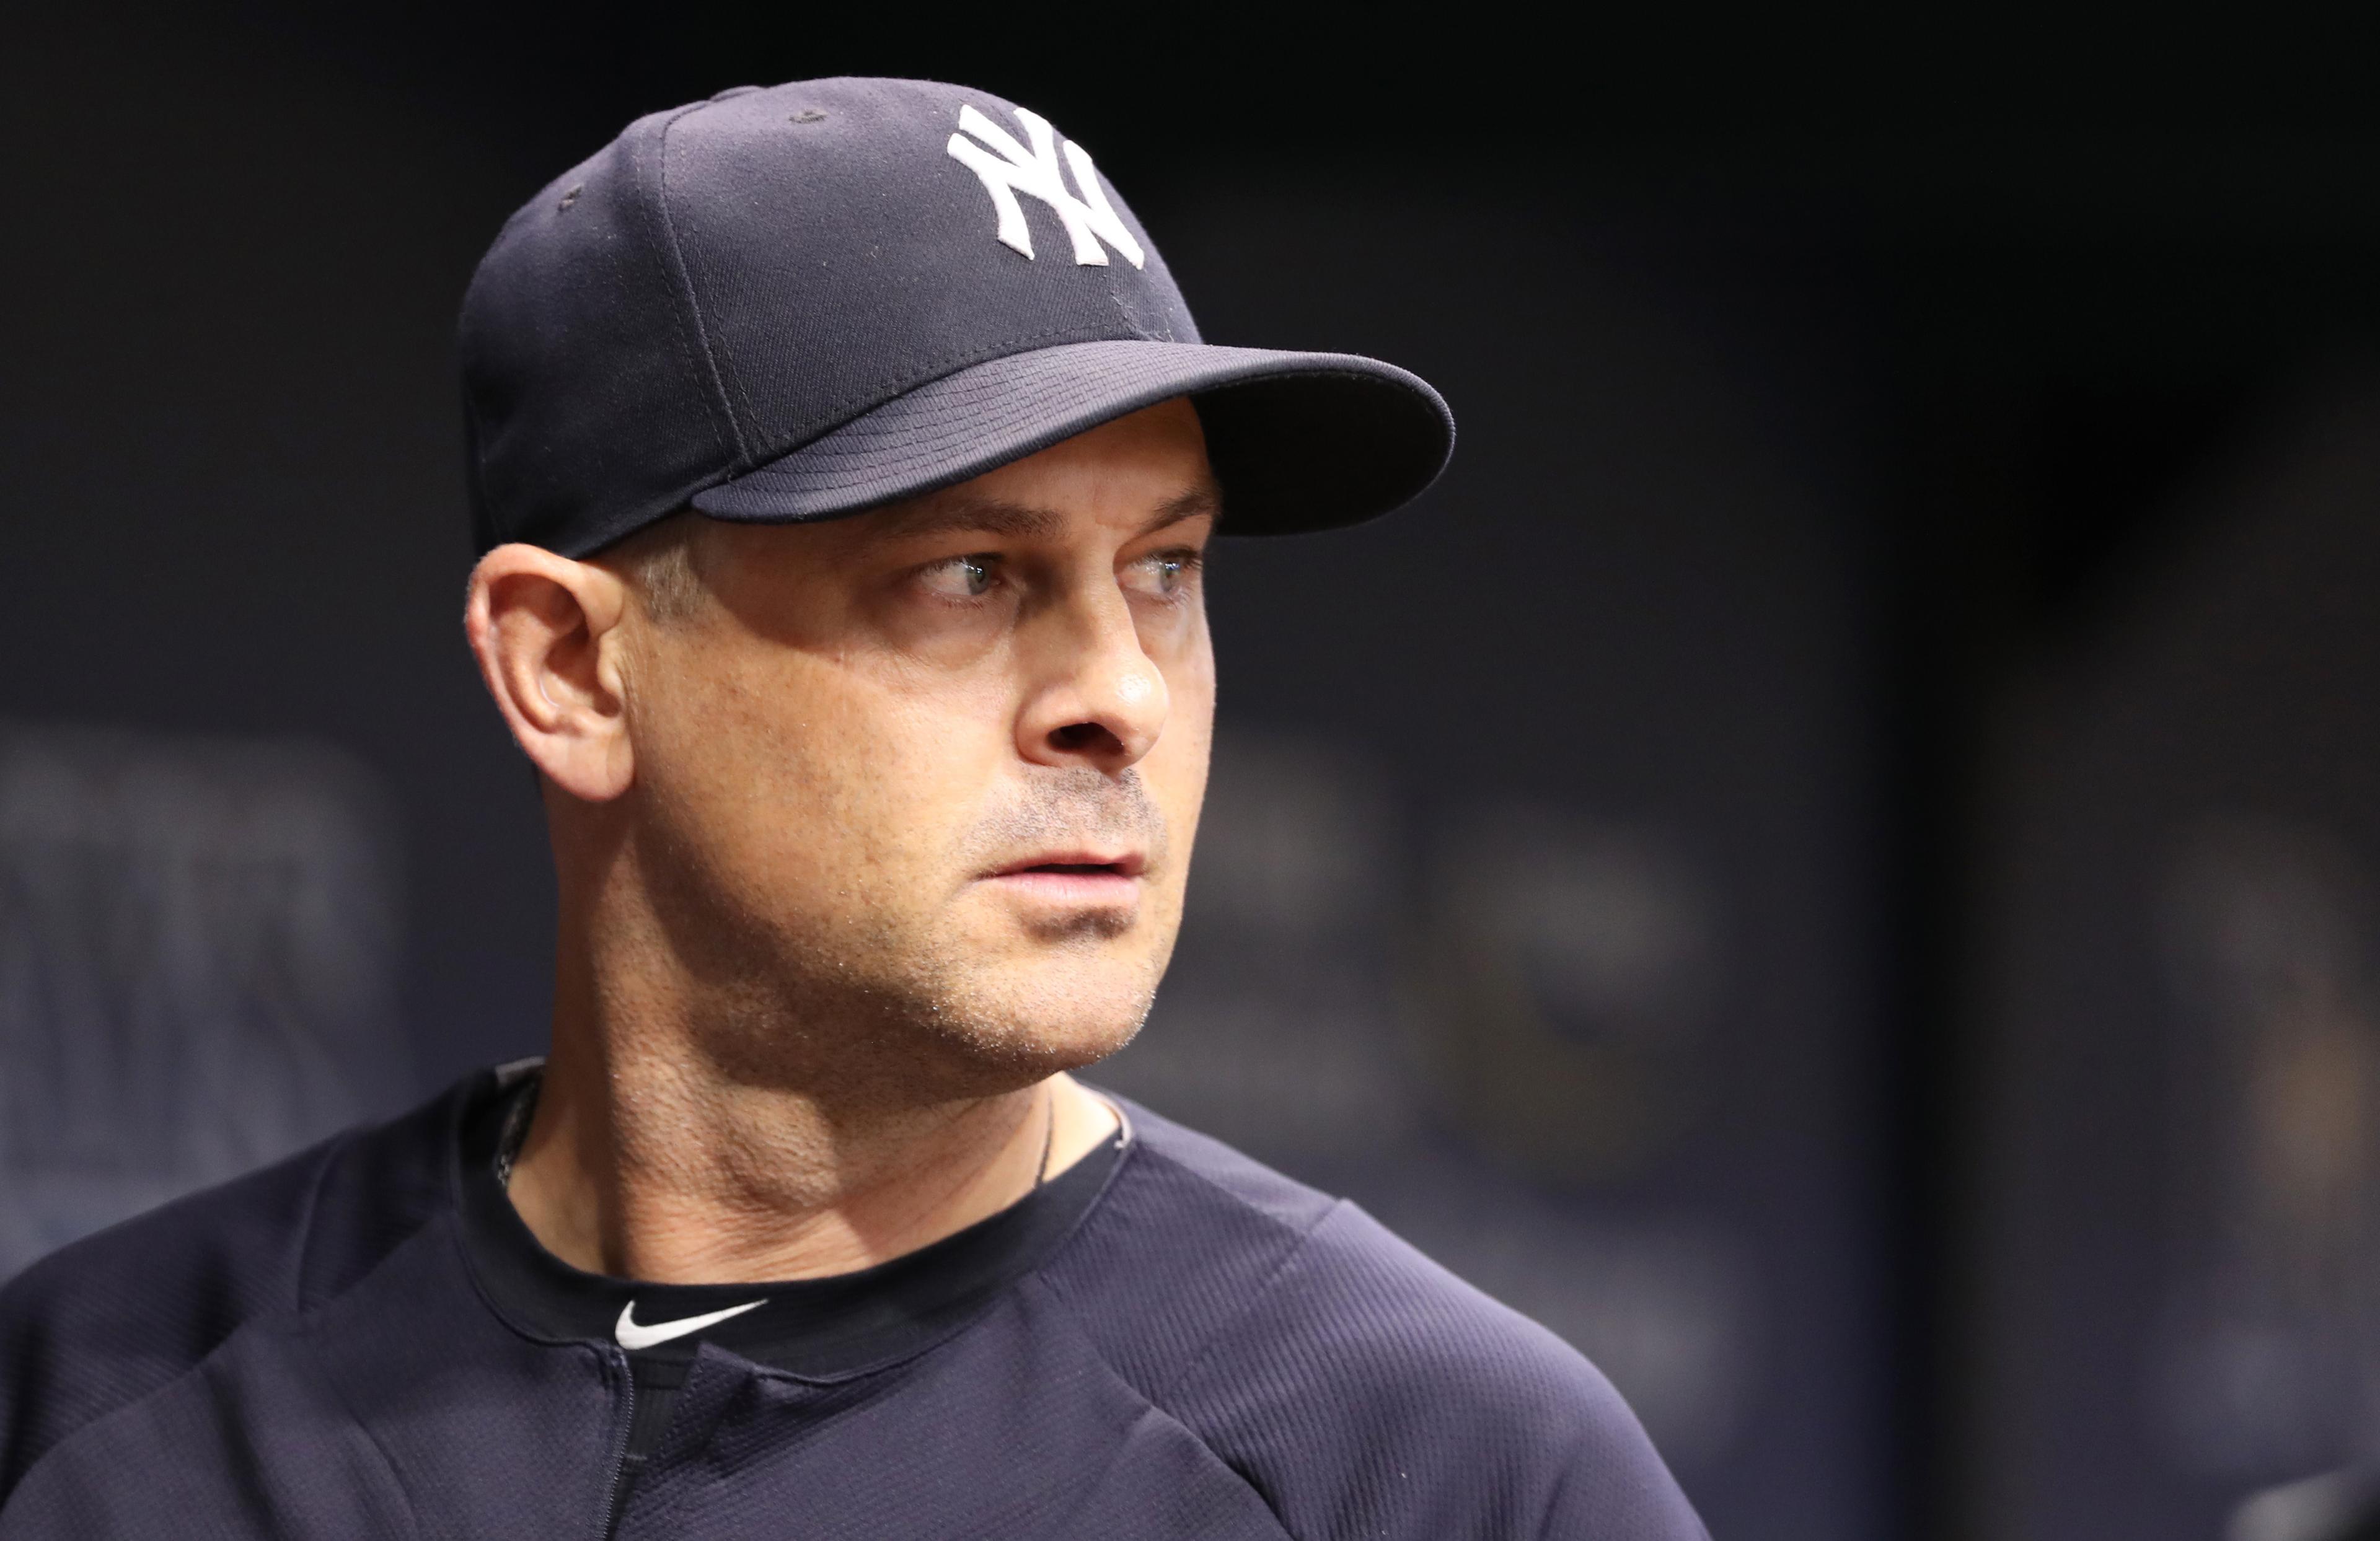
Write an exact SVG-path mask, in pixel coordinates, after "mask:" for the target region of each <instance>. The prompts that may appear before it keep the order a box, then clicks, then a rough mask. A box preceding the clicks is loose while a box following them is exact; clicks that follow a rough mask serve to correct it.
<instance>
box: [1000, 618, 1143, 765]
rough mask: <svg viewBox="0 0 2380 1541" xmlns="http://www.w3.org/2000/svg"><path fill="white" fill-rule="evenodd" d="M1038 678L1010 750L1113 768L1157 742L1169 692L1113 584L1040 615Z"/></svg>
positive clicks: (1033, 757)
mask: <svg viewBox="0 0 2380 1541" xmlns="http://www.w3.org/2000/svg"><path fill="white" fill-rule="evenodd" d="M1048 623H1049V626H1048V632H1047V633H1046V635H1045V639H1044V640H1043V641H1042V643H1041V646H1040V647H1039V648H1038V649H1035V650H1036V651H1037V652H1038V654H1039V657H1038V663H1039V664H1040V669H1039V671H1038V680H1037V682H1036V686H1035V688H1034V691H1033V694H1032V696H1031V697H1030V698H1028V699H1027V700H1026V704H1025V710H1024V711H1023V712H1022V713H1021V714H1020V715H1019V717H1018V719H1017V724H1016V729H1017V745H1016V747H1017V751H1018V752H1019V753H1020V754H1022V755H1023V756H1024V757H1025V758H1026V759H1029V760H1034V761H1037V762H1038V763H1041V764H1047V765H1089V766H1092V767H1095V768H1096V769H1098V770H1099V771H1105V772H1107V773H1109V774H1113V773H1114V772H1116V771H1122V770H1123V769H1124V768H1125V767H1127V766H1130V765H1134V764H1136V763H1137V762H1138V761H1139V760H1140V758H1141V757H1142V756H1144V755H1146V754H1147V753H1148V751H1149V750H1151V749H1153V748H1155V747H1156V746H1157V739H1158V735H1159V734H1162V733H1163V732H1164V731H1165V718H1166V713H1167V712H1168V711H1169V710H1171V709H1172V698H1171V697H1170V696H1169V694H1168V693H1167V690H1166V688H1165V676H1164V674H1163V673H1160V671H1159V669H1158V667H1157V665H1156V664H1155V663H1154V662H1152V661H1150V660H1149V657H1148V654H1147V652H1146V651H1145V650H1144V649H1142V647H1141V645H1140V633H1139V630H1138V628H1136V627H1135V625H1134V624H1133V615H1132V606H1131V604H1130V603H1129V602H1128V601H1126V600H1125V599H1124V597H1123V591H1122V590H1121V589H1117V588H1107V589H1106V590H1105V591H1104V592H1099V593H1094V594H1091V595H1087V596H1082V597H1080V598H1078V599H1073V600H1070V601H1069V602H1067V603H1066V604H1064V605H1062V606H1060V607H1059V608H1058V610H1057V612H1056V613H1052V614H1050V616H1049V617H1048Z"/></svg>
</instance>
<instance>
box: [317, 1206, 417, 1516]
mask: <svg viewBox="0 0 2380 1541" xmlns="http://www.w3.org/2000/svg"><path fill="white" fill-rule="evenodd" d="M416 1234H419V1232H416ZM411 1239H412V1238H411V1237H407V1240H408V1241H410V1240H411ZM372 1271H373V1272H375V1273H376V1272H378V1271H379V1270H378V1269H377V1268H375V1269H373V1270H372ZM367 1277H369V1276H367ZM292 1335H293V1336H294V1337H296V1338H297V1340H298V1341H301V1342H303V1341H307V1340H309V1339H310V1338H312V1337H313V1329H312V1324H311V1323H300V1324H297V1330H296V1332H295V1333H293V1334H292ZM290 1358H291V1360H292V1362H293V1363H295V1364H296V1365H297V1368H298V1370H299V1372H300V1373H302V1374H303V1375H305V1376H306V1377H308V1378H309V1379H310V1380H312V1381H313V1382H314V1384H315V1385H317V1386H319V1387H321V1388H322V1392H323V1394H324V1395H326V1396H328V1397H329V1398H330V1399H331V1401H333V1402H334V1403H335V1404H336V1405H337V1407H338V1409H339V1411H340V1412H342V1413H344V1414H346V1415H347V1421H348V1422H349V1423H350V1424H353V1425H354V1426H355V1427H356V1429H357V1431H358V1432H359V1433H360V1434H362V1435H363V1437H364V1439H365V1441H366V1442H367V1443H369V1444H370V1446H371V1450H372V1453H373V1454H374V1455H376V1456H378V1457H380V1463H381V1465H382V1466H383V1468H384V1469H385V1470H386V1471H387V1473H388V1481H389V1486H392V1487H394V1488H395V1489H396V1496H397V1499H399V1501H401V1502H402V1503H403V1504H404V1505H405V1522H406V1529H407V1531H408V1532H410V1533H411V1534H412V1535H416V1536H419V1535H420V1534H421V1503H420V1500H419V1499H417V1498H415V1496H414V1492H413V1485H412V1484H411V1483H409V1482H407V1481H406V1480H405V1471H404V1468H402V1467H400V1466H399V1465H398V1464H397V1463H396V1456H395V1452H394V1451H392V1450H390V1449H389V1448H388V1446H387V1445H386V1444H384V1443H383V1441H382V1439H381V1437H380V1434H379V1431H378V1430H376V1429H374V1428H373V1427H372V1426H371V1425H370V1423H369V1422H367V1421H366V1420H365V1418H364V1416H363V1414H360V1413H358V1412H357V1411H356V1405H355V1403H353V1402H351V1401H348V1400H347V1393H346V1391H345V1390H344V1389H342V1388H341V1387H340V1385H339V1383H338V1381H337V1380H336V1379H335V1378H334V1377H332V1376H330V1375H329V1374H327V1373H326V1372H325V1371H324V1370H323V1369H322V1365H320V1364H318V1363H316V1362H315V1361H314V1359H313V1358H311V1357H310V1355H304V1354H292V1355H291V1356H290Z"/></svg>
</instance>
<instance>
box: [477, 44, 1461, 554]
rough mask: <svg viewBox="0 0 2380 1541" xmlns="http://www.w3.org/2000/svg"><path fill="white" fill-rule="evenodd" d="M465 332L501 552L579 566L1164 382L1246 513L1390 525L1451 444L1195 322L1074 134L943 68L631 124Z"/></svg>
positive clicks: (923, 485) (1363, 366) (828, 502)
mask: <svg viewBox="0 0 2380 1541" xmlns="http://www.w3.org/2000/svg"><path fill="white" fill-rule="evenodd" d="M1250 256H1251V260H1257V261H1281V259H1282V256H1283V254H1281V253H1280V252H1275V251H1265V252H1256V253H1251V254H1250ZM459 346H460V352H461V358H462V369H463V383H464V406H465V418H466V425H467V431H468V441H469V461H470V464H469V471H470V489H471V502H472V522H473V528H474V536H475V539H476V540H477V542H478V545H479V548H480V550H481V551H486V550H487V549H489V548H490V547H492V546H494V545H497V544H500V543H503V542H504V541H510V540H523V541H528V542H530V543H532V544H536V545H540V546H544V547H546V548H548V549H551V550H553V551H556V552H561V553H563V554H565V555H570V556H583V555H586V554H589V553H590V552H595V551H598V550H600V549H601V548H602V547H604V546H606V545H609V544H610V543H611V542H613V541H614V540H619V539H621V538H622V537H624V536H626V535H628V534H630V533H632V532H634V531H635V530H637V529H638V528H642V527H644V526H646V525H648V524H650V523H652V522H653V521H655V520H658V519H661V518H663V517H665V516H669V515H671V514H674V513H676V512H677V511H679V510H681V509H684V508H686V507H689V506H691V507H693V508H696V509H698V510H700V511H701V512H702V513H704V514H706V515H709V516H711V517H714V518H719V519H729V520H741V521H749V522H755V523H787V522H795V521H800V520H810V519H828V518H834V517H837V516H844V515H850V514H856V513H859V512H862V511H864V510H866V509H868V508H872V507H875V506H878V505H880V504H886V503H890V502H893V501H895V500H898V499H902V498H907V497H914V496H917V495H919V494H921V493H925V492H929V491H934V490H936V489H938V488H941V487H947V486H950V485H953V484H954V483H956V482H960V481H964V480H965V479H968V478H970V477H974V476H977V475H980V474H982V473H983V472H985V471H988V470H990V469H992V468H993V467H997V466H1001V465H1004V464H1006V463H1007V462H1009V461H1012V460H1015V459H1018V458H1020V457H1022V456H1024V455H1030V454H1032V453H1034V452H1035V451H1037V450H1040V449H1044V448H1046V447H1048V446H1049V445H1050V444H1054V443H1058V442H1059V441H1061V440H1063V439H1066V438H1069V437H1072V436H1073V435H1075V434H1076V433H1080V432H1083V431H1086V430H1087V429H1090V428H1094V427H1096V426H1098V425H1099V424H1100V423H1103V422H1106V421H1109V420H1111V419H1115V418H1118V417H1122V416H1123V415H1125V414H1126V413H1129V412H1133V411H1136V410H1138V409H1139V408H1141V407H1143V406H1150V405H1153V404H1154V403H1157V402H1160V401H1163V400H1166V399H1168V398H1170V397H1173V396H1183V395H1186V396H1188V397H1190V398H1191V399H1192V400H1193V402H1194V403H1195V404H1196V407H1197V410H1198V413H1199V416H1200V419H1201V421H1202V423H1203V425H1204V427H1205V430H1206V433H1207V438H1208V455H1209V457H1210V459H1211V461H1212V463H1213V465H1214V467H1215V471H1216V476H1217V478H1218V479H1219V480H1220V483H1221V486H1222V492H1223V508H1224V513H1223V519H1222V528H1225V529H1226V530H1229V531H1232V532H1235V533H1273V532H1286V531H1293V530H1306V529H1320V528H1329V527H1332V526H1337V525H1344V524H1351V523H1354V522H1355V521H1357V520H1361V519H1366V518H1369V517H1371V516H1375V515H1378V514H1382V513H1385V512H1387V511H1389V510H1390V509H1391V508H1394V507H1396V506H1398V505H1399V504H1403V503H1405V502H1406V501H1408V500H1410V499H1411V498H1413V497H1414V496H1415V494H1417V493H1418V492H1420V491H1422V490H1423V489H1424V488H1426V487H1427V486H1428V485H1429V483H1430V482H1431V481H1432V480H1433V479H1436V477H1437V476H1438V474H1439V470H1440V469H1441V468H1442V467H1444V465H1445V463H1446V459H1447V456H1448V455H1449V453H1450V452H1451V449H1452V447H1453V441H1454V420H1453V418H1452V416H1451V414H1450V413H1449V411H1448V410H1447V406H1446V403H1445V402H1444V401H1443V400H1442V399H1440V397H1439V394H1438V393H1437V392H1436V391H1434V390H1432V389H1431V388H1430V387H1429V385H1428V384H1427V383H1426V382H1423V381H1422V380H1421V379H1420V378H1419V377H1417V376H1415V375H1414V374H1411V373H1409V372H1407V371H1406V370H1401V369H1398V368H1396V367H1395V366H1394V365H1390V364H1385V363H1382V362H1380V361H1378V360H1377V359H1372V358H1361V357H1357V356H1354V355H1351V354H1341V353H1302V352H1283V351H1278V350H1273V349H1267V348H1249V347H1224V346H1214V345H1211V344H1208V343H1205V342H1202V341H1201V340H1200V338H1199V335H1198V329H1197V326H1196V323H1195V322H1193V321H1192V320H1191V318H1190V311H1189V309H1188V307H1187V306H1186V305H1184V302H1183V299H1182V295H1181V291H1180V290H1179V289H1178V288H1177V287H1176V286H1175V285H1174V282H1173V278H1172V273H1169V272H1168V271H1167V269H1166V266H1165V261H1164V259H1163V258H1161V257H1160V256H1159V255H1158V252H1157V248H1156V246H1155V244H1154V243H1153V242H1152V241H1151V240H1150V239H1149V237H1148V233H1147V231H1146V230H1144V229H1143V228H1142V227H1141V225H1140V223H1139V221H1138V220H1136V219H1135V217H1134V216H1133V213H1132V211H1131V210H1130V209H1129V208H1128V207H1127V206H1126V205H1125V203H1124V201H1123V198H1122V197H1121V196H1119V195H1118V194H1117V192H1116V190H1115V188H1113V187H1112V186H1111V185H1110V184H1109V183H1108V181H1107V179H1106V178H1105V177H1104V176H1100V175H1099V171H1098V168H1097V167H1096V166H1095V165H1094V164H1093V163H1092V161H1091V158H1090V156H1089V154H1088V153H1087V152H1086V151H1085V150H1084V149H1083V148H1082V147H1081V146H1080V145H1078V144H1075V142H1073V141H1072V140H1067V139H1065V138H1063V137H1062V135H1060V134H1059V133H1058V132H1057V130H1056V129H1055V128H1053V127H1051V126H1050V124H1049V123H1048V122H1047V121H1046V120H1044V119H1043V118H1041V117H1039V116H1038V115H1036V114H1034V113H1032V112H1029V111H1027V110H1026V109H1024V108H1021V107H1017V106H1014V105H1013V104H1011V103H1007V102H1004V101H1002V100H1001V99H1000V98H998V97H996V96H992V95H990V94H989V93H987V92H984V91H973V90H969V89H967V88H965V87H961V86H949V85H941V84H937V83H934V82H931V81H923V80H892V79H827V80H805V81H797V82H795V83H792V84H788V85H782V86H772V87H768V88H765V89H764V88H760V87H753V86H746V87H739V88H737V89H735V90H733V91H722V92H721V93H719V94H718V95H717V96H714V97H712V98H710V100H709V101H707V102H700V103H693V104H691V105H688V106H684V107H678V108H674V109H673V110H670V111H667V112H662V113H655V114H652V115H650V116H647V117H643V118H639V119H638V120H637V121H636V122H635V123H633V124H631V125H629V127H627V129H626V130H625V131H624V132H623V133H622V134H621V135H620V136H619V138H617V139H616V140H613V141H612V142H611V143H610V144H608V145H606V146H605V147H604V148H603V149H602V150H601V151H599V152H596V154H595V155H593V156H592V157H591V158H589V159H588V160H587V161H585V162H582V163H581V164H578V165H577V166H576V167H573V168H572V169H571V170H570V171H568V172H565V173H564V174H563V175H562V176H559V177H557V178H555V179H554V180H553V182H552V183H551V184H549V185H548V186H547V187H546V188H544V189H543V190H541V191H540V193H539V194H538V195H537V196H536V197H535V198H533V199H531V200H529V201H528V203H527V204H526V205H524V206H523V207H522V208H521V209H520V210H519V211H518V212H516V213H515V214H514V215H513V217H512V218H511V219H510V220H509V221H507V222H506V223H505V224H504V230H503V232H502V233H501V234H500V235H499V236H498V237H496V241H495V244H494V245H493V246H492V248H491V249H489V251H488V254H487V256H486V257H485V258H484V259H483V260H482V261H480V267H479V270H478V272H477V273H475V274H474V275H473V277H472V280H471V285H470V287H469V290H468V293H467V294H466V296H465V298H464V302H463V315H462V322H461V327H460V335H459Z"/></svg>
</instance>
